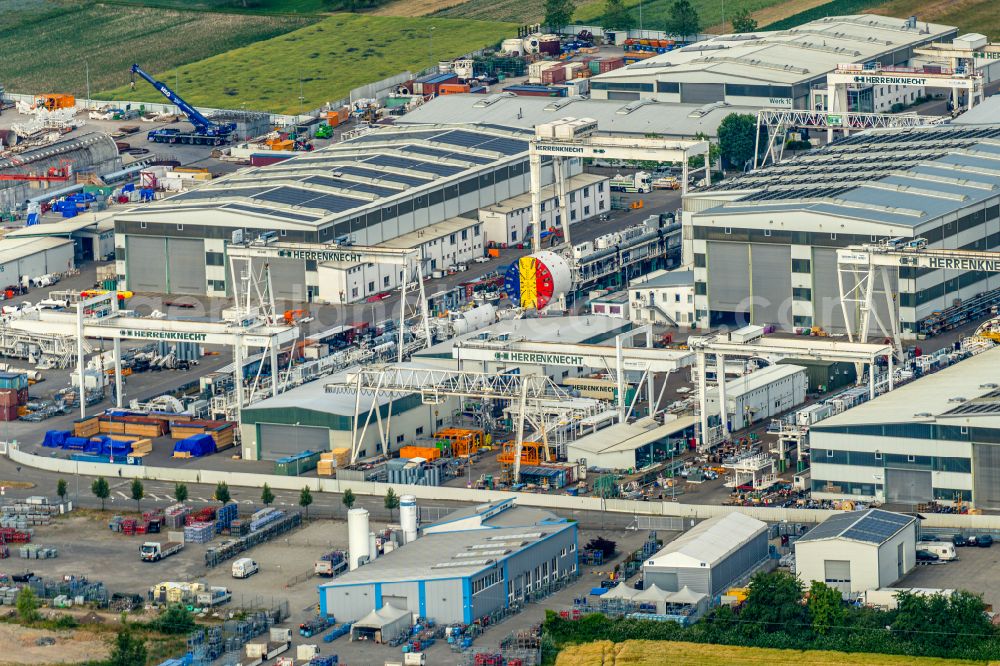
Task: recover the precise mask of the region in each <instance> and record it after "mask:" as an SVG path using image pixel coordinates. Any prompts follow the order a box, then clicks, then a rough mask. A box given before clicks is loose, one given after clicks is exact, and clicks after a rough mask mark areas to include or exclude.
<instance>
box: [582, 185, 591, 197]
mask: <svg viewBox="0 0 1000 666" xmlns="http://www.w3.org/2000/svg"><path fill="white" fill-rule="evenodd" d="M583 196H585V197H589V196H590V188H589V187H585V188H583Z"/></svg>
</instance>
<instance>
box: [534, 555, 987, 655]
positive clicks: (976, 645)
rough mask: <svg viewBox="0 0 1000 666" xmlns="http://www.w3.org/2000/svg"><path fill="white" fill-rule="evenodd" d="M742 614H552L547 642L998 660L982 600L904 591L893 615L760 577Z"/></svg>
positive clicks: (788, 578) (790, 580)
mask: <svg viewBox="0 0 1000 666" xmlns="http://www.w3.org/2000/svg"><path fill="white" fill-rule="evenodd" d="M749 587H750V589H749V593H748V596H747V599H746V601H745V602H744V603H743V605H742V606H740V607H739V608H737V609H733V608H730V607H729V606H720V607H717V608H715V609H713V611H712V612H711V613H709V615H708V616H707V617H706V618H704V619H703V620H702V621H701V622H699V623H697V624H695V625H693V626H690V627H682V626H681V625H679V624H676V623H674V622H649V621H641V620H627V619H617V620H615V619H609V618H607V617H605V616H603V615H597V614H595V615H589V616H587V617H585V618H583V619H582V620H580V621H575V622H574V621H570V620H563V619H562V618H560V617H559V616H558V615H556V614H554V613H552V614H549V615H548V617H547V619H546V622H545V634H546V636H547V639H548V640H547V642H548V643H549V644H550V645H553V646H555V647H556V648H559V647H562V646H564V645H568V644H576V643H589V642H591V641H595V640H611V641H614V642H616V643H617V642H621V641H624V640H634V639H648V640H668V641H675V640H676V641H690V642H696V643H713V644H722V645H744V646H748V647H767V648H783V649H793V650H837V651H841V652H868V653H877V654H902V655H912V656H928V657H942V658H951V659H971V660H981V661H991V660H996V659H998V658H1000V632H998V629H997V628H996V627H994V626H993V624H992V623H991V622H990V620H989V617H988V616H987V614H986V606H985V604H984V603H983V600H982V598H981V597H980V596H978V595H975V594H972V593H971V592H964V591H959V592H955V593H953V594H951V595H942V594H938V595H915V594H910V593H906V592H902V593H900V594H899V595H898V596H897V600H898V602H899V603H898V607H897V608H896V609H894V610H891V611H883V610H876V609H873V608H864V607H857V606H853V605H848V604H846V603H845V602H844V600H843V598H842V597H841V594H840V592H839V591H838V590H836V589H834V588H831V587H829V586H828V585H826V584H825V583H822V582H819V581H816V582H813V583H812V585H811V586H810V588H809V589H808V591H807V590H806V589H805V588H804V587H803V585H802V582H801V581H800V580H799V579H798V578H797V577H796V576H794V575H793V574H790V573H787V572H782V571H776V572H772V573H758V574H756V575H755V576H754V577H753V579H752V580H751V582H750V586H749Z"/></svg>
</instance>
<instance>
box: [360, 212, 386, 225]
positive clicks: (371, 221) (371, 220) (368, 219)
mask: <svg viewBox="0 0 1000 666" xmlns="http://www.w3.org/2000/svg"><path fill="white" fill-rule="evenodd" d="M381 222H382V212H381V211H378V210H376V211H372V212H371V213H368V215H366V216H365V227H364V228H366V229H367V228H368V227H374V226H375V225H376V224H379V223H381Z"/></svg>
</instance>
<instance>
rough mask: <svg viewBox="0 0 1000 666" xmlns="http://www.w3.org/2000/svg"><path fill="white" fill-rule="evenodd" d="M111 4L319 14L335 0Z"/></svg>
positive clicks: (132, 0)
mask: <svg viewBox="0 0 1000 666" xmlns="http://www.w3.org/2000/svg"><path fill="white" fill-rule="evenodd" d="M106 1H107V2H109V3H110V4H116V5H133V6H140V7H167V8H171V9H188V10H192V11H210V12H247V13H255V14H319V13H322V12H326V11H329V10H330V6H331V2H332V1H333V0H246V2H244V1H243V0H106Z"/></svg>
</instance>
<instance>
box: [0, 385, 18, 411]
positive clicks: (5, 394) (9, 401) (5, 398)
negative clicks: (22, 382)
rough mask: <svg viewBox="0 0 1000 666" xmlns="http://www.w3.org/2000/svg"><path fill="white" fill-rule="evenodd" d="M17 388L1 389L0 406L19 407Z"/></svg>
mask: <svg viewBox="0 0 1000 666" xmlns="http://www.w3.org/2000/svg"><path fill="white" fill-rule="evenodd" d="M17 404H18V402H17V389H0V407H10V406H11V405H13V406H15V407H17Z"/></svg>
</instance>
